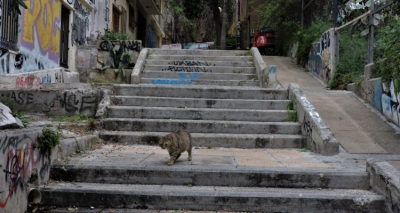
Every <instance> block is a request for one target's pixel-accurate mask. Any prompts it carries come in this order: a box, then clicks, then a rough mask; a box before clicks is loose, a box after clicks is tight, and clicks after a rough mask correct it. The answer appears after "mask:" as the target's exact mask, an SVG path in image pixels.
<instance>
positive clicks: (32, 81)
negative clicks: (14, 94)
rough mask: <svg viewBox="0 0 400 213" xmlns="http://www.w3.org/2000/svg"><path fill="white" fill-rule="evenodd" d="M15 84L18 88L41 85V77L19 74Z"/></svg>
mask: <svg viewBox="0 0 400 213" xmlns="http://www.w3.org/2000/svg"><path fill="white" fill-rule="evenodd" d="M15 85H16V87H17V88H25V87H26V88H32V87H40V77H38V76H34V75H29V76H26V77H25V76H19V77H17V80H16V81H15Z"/></svg>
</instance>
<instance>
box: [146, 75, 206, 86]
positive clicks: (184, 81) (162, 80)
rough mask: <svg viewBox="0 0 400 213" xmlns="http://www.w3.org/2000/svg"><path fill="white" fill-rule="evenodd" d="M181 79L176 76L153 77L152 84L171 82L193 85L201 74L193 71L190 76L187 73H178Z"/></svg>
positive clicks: (173, 83)
mask: <svg viewBox="0 0 400 213" xmlns="http://www.w3.org/2000/svg"><path fill="white" fill-rule="evenodd" d="M178 75H179V79H176V78H158V79H151V83H152V84H171V85H191V84H192V83H193V81H194V80H195V79H196V78H197V77H198V76H199V73H193V74H191V75H190V76H189V77H188V76H187V75H186V74H185V73H178Z"/></svg>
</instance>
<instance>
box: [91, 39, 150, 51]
mask: <svg viewBox="0 0 400 213" xmlns="http://www.w3.org/2000/svg"><path fill="white" fill-rule="evenodd" d="M120 48H123V49H124V50H127V51H129V50H131V51H136V52H140V50H141V48H142V41H140V40H132V41H101V42H100V43H99V45H98V49H99V50H102V51H109V50H110V49H113V50H117V51H118V50H119V49H120Z"/></svg>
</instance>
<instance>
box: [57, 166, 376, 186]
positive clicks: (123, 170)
mask: <svg viewBox="0 0 400 213" xmlns="http://www.w3.org/2000/svg"><path fill="white" fill-rule="evenodd" d="M50 177H51V179H52V180H55V181H64V182H90V183H104V184H140V185H180V186H230V187H280V188H320V189H364V190H368V189H369V188H370V186H369V178H368V174H367V172H352V171H337V170H334V169H318V170H317V169H307V170H306V169H293V168H274V169H273V168H257V167H253V168H252V167H243V166H242V167H238V168H232V167H228V168H225V167H218V166H199V165H179V166H167V165H161V166H160V165H132V163H129V162H127V163H125V164H123V165H118V166H116V164H115V163H112V162H104V161H100V162H96V161H95V162H90V163H85V162H84V161H74V160H73V159H72V160H71V161H70V162H68V163H66V164H65V163H63V162H59V163H55V164H53V165H52V169H51V173H50Z"/></svg>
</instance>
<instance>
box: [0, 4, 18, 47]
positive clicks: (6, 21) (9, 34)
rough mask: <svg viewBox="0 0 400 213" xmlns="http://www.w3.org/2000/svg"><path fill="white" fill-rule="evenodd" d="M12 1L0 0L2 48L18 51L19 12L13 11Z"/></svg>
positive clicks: (0, 37) (0, 43)
mask: <svg viewBox="0 0 400 213" xmlns="http://www.w3.org/2000/svg"><path fill="white" fill-rule="evenodd" d="M11 1H15V0H2V1H1V0H0V4H1V2H2V4H1V5H0V6H1V10H0V11H1V14H0V15H1V17H0V48H2V49H7V50H13V51H18V14H15V13H13V12H12V11H11V7H10V6H11V5H10V2H11Z"/></svg>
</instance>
